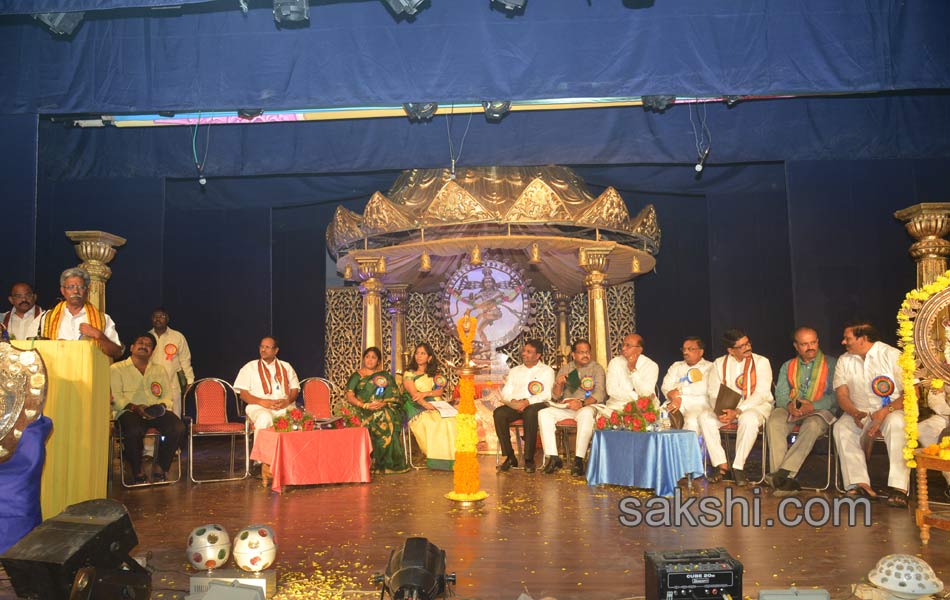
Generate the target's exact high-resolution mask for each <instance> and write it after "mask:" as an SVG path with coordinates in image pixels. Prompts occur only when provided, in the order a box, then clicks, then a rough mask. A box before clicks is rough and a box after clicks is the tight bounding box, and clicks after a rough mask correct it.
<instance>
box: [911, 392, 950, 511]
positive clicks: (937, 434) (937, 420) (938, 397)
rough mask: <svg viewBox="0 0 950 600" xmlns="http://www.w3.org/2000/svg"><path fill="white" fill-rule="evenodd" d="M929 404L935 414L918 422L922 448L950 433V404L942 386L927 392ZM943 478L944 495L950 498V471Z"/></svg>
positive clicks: (918, 439) (919, 439)
mask: <svg viewBox="0 0 950 600" xmlns="http://www.w3.org/2000/svg"><path fill="white" fill-rule="evenodd" d="M927 406H929V407H930V410H932V411H934V414H932V415H931V416H929V417H927V418H926V419H924V420H923V421H921V422H920V423H918V424H917V442H918V443H919V444H920V447H921V448H924V447H926V446H930V445H931V444H939V443H940V440H942V439H943V436H946V435H950V432H948V431H947V427H950V404H948V403H947V393H946V391H945V390H944V389H943V388H941V389H939V390H935V389H931V390H930V391H929V393H928V394H927ZM943 478H944V479H946V480H947V485H948V487H947V489H946V490H944V492H943V494H944V496H946V497H948V498H950V472H947V471H944V472H943Z"/></svg>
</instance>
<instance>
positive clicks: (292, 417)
mask: <svg viewBox="0 0 950 600" xmlns="http://www.w3.org/2000/svg"><path fill="white" fill-rule="evenodd" d="M315 428H316V423H315V422H314V420H313V415H311V414H309V413H307V412H306V411H304V410H302V409H300V408H293V409H291V410H289V411H287V413H286V414H284V415H282V416H279V417H277V418H276V419H274V431H279V432H282V433H283V432H287V431H313V430H314V429H315Z"/></svg>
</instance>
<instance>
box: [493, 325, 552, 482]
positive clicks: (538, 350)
mask: <svg viewBox="0 0 950 600" xmlns="http://www.w3.org/2000/svg"><path fill="white" fill-rule="evenodd" d="M543 354H544V344H543V343H542V342H541V340H533V339H532V340H526V341H525V343H524V349H523V350H522V351H521V360H522V362H523V364H521V365H519V366H517V367H515V368H514V369H512V370H511V371H509V372H508V378H507V379H506V380H505V386H504V387H503V388H502V390H501V397H502V399H503V400H504V401H505V402H506V404H502V405H501V406H499V407H498V408H496V409H495V410H494V412H493V413H492V417H493V418H494V421H495V434H496V435H497V436H498V445H499V446H501V453H502V454H504V455H505V461H504V462H503V463H501V464H500V465H498V470H499V471H507V470H509V469H511V468H512V467H517V466H518V459H517V458H516V457H515V451H514V449H513V448H512V447H511V431H510V427H511V423H512V422H513V421H517V420H518V419H523V420H524V438H525V439H524V470H525V473H534V471H535V468H536V467H535V464H534V451H535V449H536V448H537V443H538V412H539V411H540V410H541V409H543V408H547V402H548V400H550V399H551V389H552V388H553V387H554V369H552V368H551V367H549V366H547V365H546V364H544V363H543V362H541V356H542V355H543Z"/></svg>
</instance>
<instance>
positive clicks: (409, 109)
mask: <svg viewBox="0 0 950 600" xmlns="http://www.w3.org/2000/svg"><path fill="white" fill-rule="evenodd" d="M402 109H403V110H404V111H406V116H407V117H409V120H410V121H428V120H429V119H431V118H432V116H433V115H435V111H437V110H439V104H438V102H406V103H405V104H403V105H402Z"/></svg>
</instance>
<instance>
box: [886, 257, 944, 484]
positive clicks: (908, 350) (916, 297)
mask: <svg viewBox="0 0 950 600" xmlns="http://www.w3.org/2000/svg"><path fill="white" fill-rule="evenodd" d="M948 287H950V271H947V272H946V273H944V274H943V275H940V276H939V277H937V278H936V279H935V280H934V281H933V283H928V284H927V285H925V286H923V287H920V288H917V289H914V290H911V291H909V292H907V296H906V297H905V298H904V301H903V302H902V303H901V307H900V310H898V311H897V336H898V343H897V345H898V346H900V347H901V348H903V352H902V353H901V357H900V359H898V361H897V362H898V364H899V365H900V367H901V371H902V372H903V378H902V379H903V383H904V438H905V440H906V441H905V444H904V460H905V461H907V466H908V467H910V468H911V469H913V468H915V467H916V466H917V461H916V460H914V451H915V449H916V448H917V447H918V445H919V444H918V442H917V435H918V434H917V418H918V417H919V415H920V412H919V407H918V406H917V404H918V399H917V388H916V387H915V384H916V383H917V381H916V378H917V356H916V348H915V346H914V319H916V317H917V311H918V310H920V308H921V306H923V304H924V303H925V302H926V301H927V300H929V299H930V297H931V296H933V295H934V294H936V293H938V292H941V291H943V290H945V289H947V288H948ZM922 383H925V384H926V383H927V381H923V382H922ZM943 383H944V382H943V381H942V380H940V379H933V380H930V382H929V384H930V387H931V389H935V390H939V389H941V388H942V387H943Z"/></svg>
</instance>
